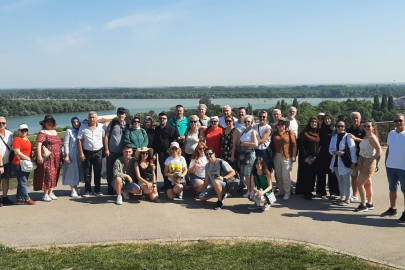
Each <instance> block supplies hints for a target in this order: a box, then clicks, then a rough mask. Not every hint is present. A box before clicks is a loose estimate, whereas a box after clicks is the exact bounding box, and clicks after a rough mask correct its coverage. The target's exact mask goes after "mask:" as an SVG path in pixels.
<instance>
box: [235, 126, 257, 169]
mask: <svg viewBox="0 0 405 270" xmlns="http://www.w3.org/2000/svg"><path fill="white" fill-rule="evenodd" d="M245 132H246V130H245V131H243V132H242V134H241V135H240V138H242V136H243V134H244V133H245ZM239 140H240V139H239ZM254 151H255V149H253V148H247V149H239V150H238V163H239V165H249V164H250V157H251V155H252V153H253V152H254Z"/></svg>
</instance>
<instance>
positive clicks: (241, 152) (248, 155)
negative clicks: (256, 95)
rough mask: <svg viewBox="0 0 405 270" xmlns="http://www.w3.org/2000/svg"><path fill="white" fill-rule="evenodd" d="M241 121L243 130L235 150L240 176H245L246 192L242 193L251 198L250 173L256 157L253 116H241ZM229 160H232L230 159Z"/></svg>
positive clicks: (233, 154) (233, 153)
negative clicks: (243, 125) (243, 126)
mask: <svg viewBox="0 0 405 270" xmlns="http://www.w3.org/2000/svg"><path fill="white" fill-rule="evenodd" d="M243 123H244V124H245V128H246V129H245V130H244V131H243V132H241V133H240V135H239V139H238V141H239V142H240V144H239V147H238V150H237V153H238V154H237V156H238V157H237V158H238V164H239V175H240V177H245V179H246V186H247V189H248V190H247V192H246V194H245V195H243V196H244V197H246V198H249V197H250V198H251V199H252V198H253V195H254V194H253V192H251V190H252V189H251V185H250V176H251V174H252V167H253V163H254V161H255V158H256V153H255V148H256V147H257V144H258V143H257V138H256V131H255V130H254V129H253V128H252V125H253V116H251V115H246V116H245V117H244V118H243ZM235 148H236V147H233V151H232V156H233V157H234V156H235V150H234V149H235ZM242 157H244V158H242ZM231 161H233V160H232V159H231Z"/></svg>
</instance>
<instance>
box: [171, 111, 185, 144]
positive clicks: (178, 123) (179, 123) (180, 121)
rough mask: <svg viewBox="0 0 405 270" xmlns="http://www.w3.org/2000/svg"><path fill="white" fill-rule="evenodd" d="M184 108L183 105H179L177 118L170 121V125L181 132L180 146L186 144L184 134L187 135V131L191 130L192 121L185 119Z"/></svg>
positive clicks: (178, 139)
mask: <svg viewBox="0 0 405 270" xmlns="http://www.w3.org/2000/svg"><path fill="white" fill-rule="evenodd" d="M183 114H184V108H183V105H177V106H176V116H175V117H173V118H170V120H169V123H168V124H169V125H171V126H172V127H174V128H175V129H177V131H178V132H179V135H180V136H179V137H178V138H177V141H178V142H179V143H180V146H182V145H183V142H184V139H185V137H184V133H186V130H187V129H188V128H190V120H189V119H188V118H187V117H185V116H184V115H183Z"/></svg>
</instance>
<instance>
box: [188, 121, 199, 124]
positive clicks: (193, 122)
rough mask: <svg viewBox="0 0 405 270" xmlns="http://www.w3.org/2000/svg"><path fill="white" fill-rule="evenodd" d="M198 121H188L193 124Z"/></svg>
mask: <svg viewBox="0 0 405 270" xmlns="http://www.w3.org/2000/svg"><path fill="white" fill-rule="evenodd" d="M197 122H198V121H190V123H192V124H195V123H197Z"/></svg>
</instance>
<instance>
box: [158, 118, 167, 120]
mask: <svg viewBox="0 0 405 270" xmlns="http://www.w3.org/2000/svg"><path fill="white" fill-rule="evenodd" d="M166 119H167V118H159V120H160V121H162V120H166Z"/></svg>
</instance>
